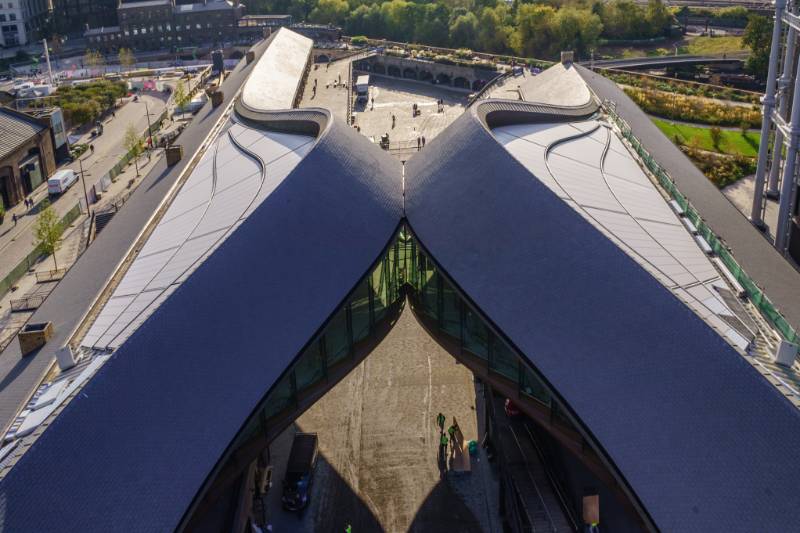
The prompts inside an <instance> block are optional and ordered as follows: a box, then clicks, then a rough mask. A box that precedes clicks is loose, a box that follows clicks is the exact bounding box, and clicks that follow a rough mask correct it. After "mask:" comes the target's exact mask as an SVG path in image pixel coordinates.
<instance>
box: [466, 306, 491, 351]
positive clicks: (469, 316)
mask: <svg viewBox="0 0 800 533" xmlns="http://www.w3.org/2000/svg"><path fill="white" fill-rule="evenodd" d="M464 349H465V350H467V351H470V352H472V353H473V354H475V355H477V356H478V357H480V358H481V359H488V356H489V332H488V331H487V329H486V326H485V325H484V324H483V321H482V320H481V319H480V317H478V315H477V314H475V313H474V312H473V311H472V310H471V309H466V310H465V312H464Z"/></svg>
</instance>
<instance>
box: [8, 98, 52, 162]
mask: <svg viewBox="0 0 800 533" xmlns="http://www.w3.org/2000/svg"><path fill="white" fill-rule="evenodd" d="M44 129H45V127H44V126H42V125H41V124H39V123H38V122H36V121H35V120H34V119H33V118H31V117H28V116H25V114H24V113H19V112H16V111H13V110H11V109H8V108H5V107H0V131H2V132H3V134H2V135H0V159H4V158H5V157H6V156H8V155H10V154H12V153H14V151H15V150H16V149H17V148H18V147H19V146H20V145H22V144H25V143H26V142H28V141H29V140H30V138H31V137H33V136H34V135H36V134H37V133H39V132H40V131H42V130H44Z"/></svg>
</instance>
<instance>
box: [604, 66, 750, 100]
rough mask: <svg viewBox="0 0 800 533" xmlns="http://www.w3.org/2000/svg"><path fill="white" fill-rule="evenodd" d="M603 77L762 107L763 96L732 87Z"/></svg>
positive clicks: (639, 76)
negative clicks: (761, 99) (761, 98)
mask: <svg viewBox="0 0 800 533" xmlns="http://www.w3.org/2000/svg"><path fill="white" fill-rule="evenodd" d="M603 76H605V77H606V78H608V79H610V80H612V81H614V82H615V83H619V84H621V85H630V86H631V87H638V88H647V89H658V90H659V91H664V92H670V93H678V94H683V95H686V96H704V97H706V98H717V99H721V100H731V101H733V102H747V103H750V104H754V105H760V103H761V101H760V99H759V98H760V97H761V95H760V94H758V93H751V92H748V91H742V90H738V89H732V88H730V87H715V86H713V85H707V84H704V83H697V82H693V81H684V80H666V79H660V78H655V77H652V76H647V75H644V74H633V73H620V72H614V71H611V70H606V71H603Z"/></svg>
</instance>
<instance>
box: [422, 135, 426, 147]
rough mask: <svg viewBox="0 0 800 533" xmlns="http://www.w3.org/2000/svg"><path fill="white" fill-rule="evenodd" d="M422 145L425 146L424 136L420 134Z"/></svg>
mask: <svg viewBox="0 0 800 533" xmlns="http://www.w3.org/2000/svg"><path fill="white" fill-rule="evenodd" d="M422 147H423V148H425V136H424V135H423V136H422Z"/></svg>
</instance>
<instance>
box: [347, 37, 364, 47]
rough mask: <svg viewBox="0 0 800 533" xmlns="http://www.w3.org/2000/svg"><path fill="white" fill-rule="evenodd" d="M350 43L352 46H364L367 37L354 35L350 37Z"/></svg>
mask: <svg viewBox="0 0 800 533" xmlns="http://www.w3.org/2000/svg"><path fill="white" fill-rule="evenodd" d="M350 44H352V45H354V46H365V45H366V44H367V38H366V37H365V36H364V35H356V36H355V37H353V38H352V39H350Z"/></svg>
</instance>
